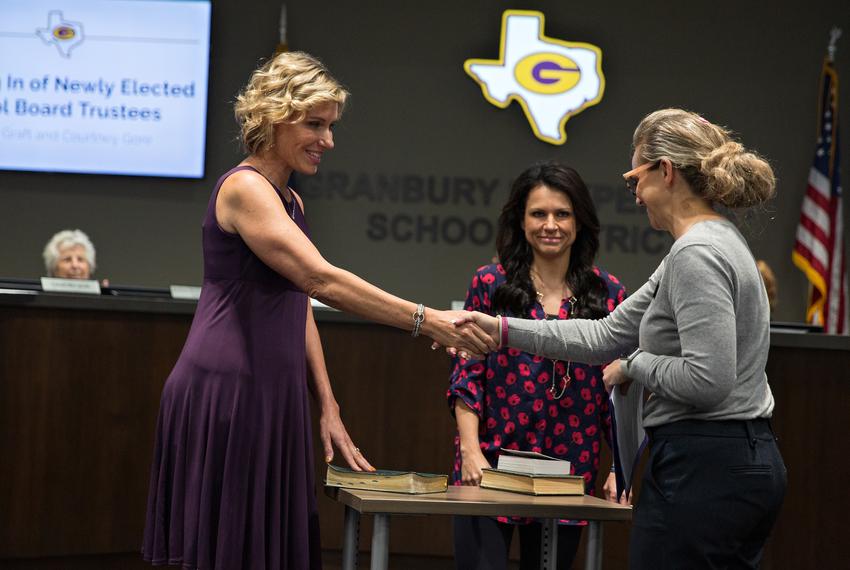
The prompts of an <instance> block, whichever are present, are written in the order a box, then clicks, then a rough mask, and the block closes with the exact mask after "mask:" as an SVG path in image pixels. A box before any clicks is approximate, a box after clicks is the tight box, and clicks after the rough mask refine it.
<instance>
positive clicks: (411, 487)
mask: <svg viewBox="0 0 850 570" xmlns="http://www.w3.org/2000/svg"><path fill="white" fill-rule="evenodd" d="M325 485H327V486H329V487H344V488H348V489H365V490H367V491H388V492H390V493H406V494H409V495H420V494H424V493H445V492H446V489H448V485H449V476H448V475H438V474H435V473H417V472H415V471H390V470H386V469H379V470H377V471H354V470H352V469H349V468H347V467H338V466H336V465H328V472H327V475H326V476H325Z"/></svg>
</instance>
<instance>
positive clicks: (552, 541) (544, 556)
mask: <svg viewBox="0 0 850 570" xmlns="http://www.w3.org/2000/svg"><path fill="white" fill-rule="evenodd" d="M542 526H543V532H541V533H540V570H555V568H556V567H557V566H556V565H557V563H558V520H557V519H544V520H543V523H542Z"/></svg>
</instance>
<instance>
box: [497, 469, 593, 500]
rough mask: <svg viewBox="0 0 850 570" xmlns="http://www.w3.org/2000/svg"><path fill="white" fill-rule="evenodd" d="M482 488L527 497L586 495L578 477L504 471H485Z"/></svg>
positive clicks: (581, 480) (580, 478) (581, 478)
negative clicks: (523, 494)
mask: <svg viewBox="0 0 850 570" xmlns="http://www.w3.org/2000/svg"><path fill="white" fill-rule="evenodd" d="M482 471H483V476H482V477H481V487H482V488H484V489H498V490H499V491H512V492H514V493H525V494H526V495H584V478H583V477H579V476H578V475H529V474H527V473H516V472H513V471H504V470H502V469H483V470H482Z"/></svg>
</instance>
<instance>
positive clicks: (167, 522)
mask: <svg viewBox="0 0 850 570" xmlns="http://www.w3.org/2000/svg"><path fill="white" fill-rule="evenodd" d="M246 168H250V167H246V166H239V167H236V168H234V169H232V170H230V171H228V172H227V173H225V174H224V176H222V177H221V178H220V179H219V180H218V183H217V184H216V187H215V190H214V191H213V194H212V197H211V198H210V202H209V206H208V207H207V213H206V217H205V218H204V224H203V249H204V284H203V289H202V291H201V297H200V300H199V301H198V307H197V310H196V312H195V318H194V320H193V321H192V327H191V329H190V331H189V336H188V338H187V339H186V344H185V346H184V347H183V352H182V353H181V354H180V358H179V359H178V361H177V364H176V365H175V366H174V370H172V372H171V375H170V376H169V377H168V380H166V382H165V387H164V388H163V391H162V399H161V401H160V409H159V418H158V420H157V426H156V442H155V448H154V457H153V465H152V468H151V482H150V493H149V496H148V505H147V523H146V525H145V535H144V545H143V547H142V553H143V556H144V559H145V560H147V561H149V562H152V563H153V564H178V565H182V566H183V567H184V568H191V569H195V568H198V569H204V570H208V569H209V570H213V569H217V570H239V569H245V570H255V569H256V570H262V569H268V570H272V569H275V570H277V569H291V570H301V569H308V568H309V569H313V568H321V552H320V545H319V521H318V511H317V508H316V497H315V488H314V479H313V452H312V443H311V442H312V437H311V427H310V408H309V402H308V390H307V380H306V358H305V356H306V348H305V326H306V312H307V302H308V298H307V296H306V295H305V294H304V293H303V292H302V291H301V290H299V289H298V288H297V287H296V286H295V285H294V284H293V283H291V282H290V281H289V280H287V279H285V278H284V277H282V276H280V275H279V274H278V273H276V272H275V271H273V270H272V269H271V268H269V267H268V266H266V265H265V264H264V263H263V262H262V261H260V259H259V258H258V257H257V256H256V255H254V253H253V252H252V251H251V250H250V249H249V248H248V246H247V245H246V244H245V242H244V241H242V239H241V238H240V237H239V236H238V235H234V234H229V233H226V232H225V231H223V230H222V229H221V228H220V227H219V226H218V223H217V221H216V217H215V201H216V196H217V195H218V190H219V188H220V187H221V184H222V183H223V182H224V180H225V178H227V177H228V176H229V175H230V174H232V173H233V172H236V171H237V170H243V169H246ZM275 190H276V191H277V193H278V195H279V196H280V198H281V200H282V201H283V203H284V207H285V209H286V211H287V213H288V214H290V215H291V216H292V217H293V219H294V220H295V223H296V224H297V225H298V227H300V228H301V230H302V231H303V232H304V233H305V234H307V233H308V230H307V223H306V220H305V219H304V214H303V213H302V212H301V209H300V208H299V207H298V204H297V201H296V200H294V199H293V200H292V203H291V204H287V203H286V201H285V200H284V198H283V195H282V194H281V192H280V189H278V188H277V187H275Z"/></svg>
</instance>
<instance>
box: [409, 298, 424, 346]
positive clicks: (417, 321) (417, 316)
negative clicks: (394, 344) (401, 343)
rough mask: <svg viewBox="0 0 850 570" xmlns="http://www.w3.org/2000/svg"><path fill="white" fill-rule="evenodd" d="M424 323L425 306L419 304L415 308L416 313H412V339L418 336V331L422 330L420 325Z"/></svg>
mask: <svg viewBox="0 0 850 570" xmlns="http://www.w3.org/2000/svg"><path fill="white" fill-rule="evenodd" d="M424 322H425V305H423V304H422V303H419V304H418V305H417V306H416V312H415V313H413V332H412V333H411V335H412V336H413V338H416V337H417V336H419V329H421V328H422V323H424Z"/></svg>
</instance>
